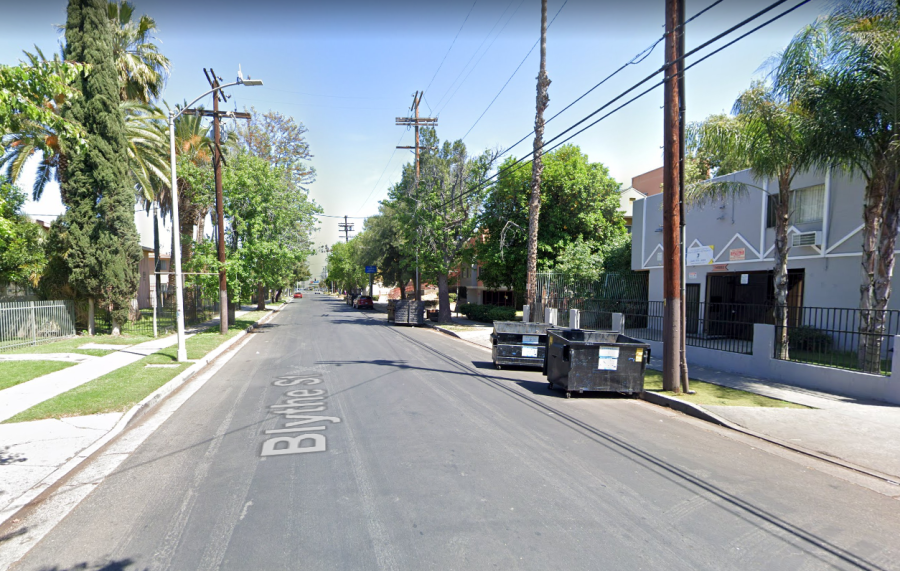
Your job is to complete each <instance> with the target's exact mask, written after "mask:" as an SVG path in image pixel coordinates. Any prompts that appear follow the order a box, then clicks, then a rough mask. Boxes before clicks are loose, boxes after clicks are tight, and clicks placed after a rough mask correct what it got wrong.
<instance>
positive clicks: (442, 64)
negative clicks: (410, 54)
mask: <svg viewBox="0 0 900 571" xmlns="http://www.w3.org/2000/svg"><path fill="white" fill-rule="evenodd" d="M475 4H478V0H475V1H474V2H472V7H471V8H469V13H468V14H466V19H465V20H463V23H462V26H460V27H459V30H457V32H456V35H455V36H453V41H452V42H450V47H449V48H447V53H445V54H444V59H442V60H441V63H440V64H439V65H438V68H437V69H436V70H434V75H432V76H431V81H429V82H428V85H426V86H425V90H424V91H428V88H429V87H431V84H432V83H434V78H435V77H437V74H438V72H439V71H441V68H442V67H443V66H444V62H445V61H447V56H448V55H450V51H451V50H452V49H453V46H454V44H456V39H457V38H459V34H460V32H462V31H463V28H464V27H466V22H468V21H469V16H471V15H472V10H474V9H475ZM428 109H429V110H430V109H431V108H430V107H429V108H428Z"/></svg>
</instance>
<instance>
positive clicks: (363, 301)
mask: <svg viewBox="0 0 900 571" xmlns="http://www.w3.org/2000/svg"><path fill="white" fill-rule="evenodd" d="M353 307H355V308H356V309H375V304H373V303H372V298H371V297H369V296H367V295H361V296H359V297H358V298H356V299H354V300H353Z"/></svg>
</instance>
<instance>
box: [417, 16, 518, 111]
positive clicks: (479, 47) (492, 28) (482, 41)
mask: <svg viewBox="0 0 900 571" xmlns="http://www.w3.org/2000/svg"><path fill="white" fill-rule="evenodd" d="M524 1H525V0H519V5H518V6H516V9H515V10H513V13H512V14H510V16H509V19H508V20H506V24H503V27H502V28H500V31H499V32H498V33H497V35H496V36H494V39H493V40H492V41H491V43H490V45H489V46H488V48H487V49H486V50H484V52H483V53H482V54H481V57H480V58H478V62H476V63H475V65H474V66H473V67H472V69H475V68H476V67H478V64H479V63H481V58H483V57H484V54H486V53H487V52H488V51H490V49H491V46H493V45H494V42H496V41H497V38H498V37H500V34H502V33H503V30H505V29H506V26H507V25H509V22H510V20H512V19H513V16H515V15H516V12H518V11H519V8H521V7H522V3H523V2H524ZM513 2H515V0H510V2H509V4H507V6H506V8H504V9H503V12H502V13H501V14H500V17H499V18H497V21H496V22H495V23H494V25H493V26H492V27H491V29H490V31H489V32H488V33H487V34H486V35H485V36H484V39H483V40H481V44H480V45H479V46H478V48H476V50H475V51H474V52H472V57H470V58H469V61H467V62H466V65H464V66H463V67H462V69H461V70H459V74H457V76H456V78H455V79H454V80H453V81H452V82H451V83H450V86H449V87H447V90H446V91H444V94H443V95H441V98H440V99H438V102H437V103H435V109H436V108H437V107H439V106H440V105H441V102H442V101H443V100H444V98H445V97H447V94H448V93H450V90H451V89H453V86H454V85H456V82H457V81H458V80H459V78H460V77H462V74H463V73H465V71H466V69H467V68H468V67H469V64H470V63H472V60H473V59H475V56H476V55H478V52H480V51H481V48H482V46H484V43H485V42H486V41H487V40H488V38H490V37H491V34H493V33H494V29H495V28H496V27H497V25H498V24H499V23H500V22H501V21H502V20H503V16H505V15H506V12H507V10H509V7H510V6H512V4H513ZM471 73H472V71H471V70H469V74H471ZM468 78H469V75H466V79H468ZM466 79H463V81H462V83H460V84H459V86H462V84H463V83H465V82H466ZM456 90H457V91H458V90H459V87H457V88H456ZM453 95H456V91H454V92H453ZM453 95H451V96H450V98H449V99H447V103H449V102H450V99H453ZM427 103H428V102H427V101H426V105H427ZM447 103H444V107H446V106H447ZM428 108H429V109H431V106H430V105H429V106H428ZM438 113H440V111H437V112H435V115H437V114H438Z"/></svg>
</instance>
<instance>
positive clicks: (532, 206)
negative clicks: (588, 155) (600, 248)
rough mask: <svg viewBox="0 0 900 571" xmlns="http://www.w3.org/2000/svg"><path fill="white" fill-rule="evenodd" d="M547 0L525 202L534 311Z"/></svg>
mask: <svg viewBox="0 0 900 571" xmlns="http://www.w3.org/2000/svg"><path fill="white" fill-rule="evenodd" d="M549 86H550V79H549V78H548V77H547V0H541V68H540V72H539V73H538V77H537V105H536V106H537V112H536V114H535V118H534V146H533V149H534V157H533V159H532V163H531V199H530V200H529V201H528V256H527V258H526V261H525V297H526V300H527V303H528V305H529V306H530V307H531V308H532V311H534V307H535V290H536V289H537V247H538V220H539V219H540V215H541V175H542V174H543V172H544V162H543V161H542V160H541V155H542V154H543V146H544V142H543V139H544V110H545V109H547V104H548V103H549V102H550V96H549V95H547V88H548V87H549Z"/></svg>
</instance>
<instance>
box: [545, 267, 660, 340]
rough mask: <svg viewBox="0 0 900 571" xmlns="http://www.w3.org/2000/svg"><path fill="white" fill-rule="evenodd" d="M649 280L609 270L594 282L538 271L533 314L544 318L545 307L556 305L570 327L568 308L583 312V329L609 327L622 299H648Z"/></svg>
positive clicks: (643, 274)
mask: <svg viewBox="0 0 900 571" xmlns="http://www.w3.org/2000/svg"><path fill="white" fill-rule="evenodd" d="M647 279H648V275H647V274H646V273H625V274H616V273H610V274H604V275H602V276H600V278H599V279H598V280H595V281H590V280H575V279H571V278H570V277H569V276H566V275H565V274H557V273H539V274H538V275H537V283H536V291H535V304H534V306H533V307H532V308H531V314H532V315H534V316H536V317H538V318H542V317H543V315H544V309H546V308H555V309H556V310H557V315H558V318H559V320H560V321H559V323H560V325H563V326H568V324H569V310H570V309H577V310H579V311H580V312H581V315H582V317H581V320H582V321H581V326H582V328H584V329H590V328H597V329H604V328H605V329H608V328H609V327H611V325H612V317H611V315H612V313H613V312H615V311H618V309H616V308H619V307H620V305H619V304H620V302H621V301H622V300H631V299H635V300H646V299H647V292H648V291H649V290H648V281H647ZM604 324H605V325H604ZM595 326H596V327H595Z"/></svg>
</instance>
